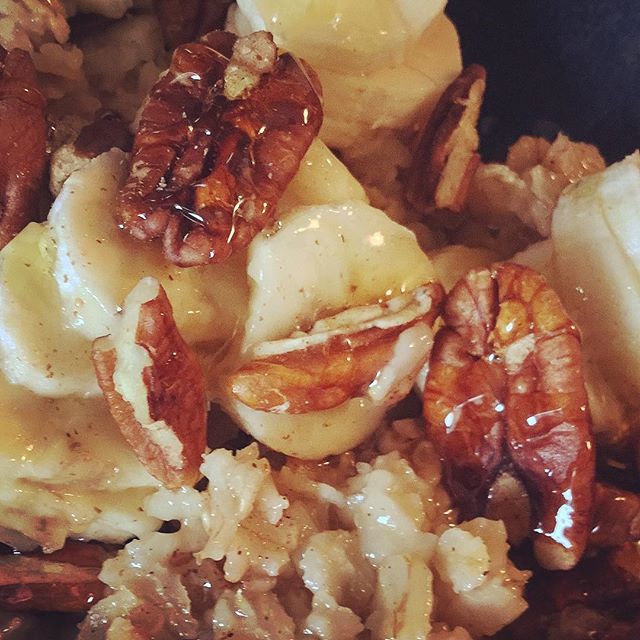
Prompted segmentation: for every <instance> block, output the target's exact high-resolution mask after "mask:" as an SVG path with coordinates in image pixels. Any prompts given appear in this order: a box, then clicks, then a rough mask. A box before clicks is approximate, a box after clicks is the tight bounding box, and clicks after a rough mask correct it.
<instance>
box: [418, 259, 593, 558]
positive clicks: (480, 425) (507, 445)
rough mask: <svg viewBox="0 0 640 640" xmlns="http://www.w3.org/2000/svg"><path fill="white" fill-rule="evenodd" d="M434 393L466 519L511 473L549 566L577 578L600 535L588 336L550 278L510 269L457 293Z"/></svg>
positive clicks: (435, 431)
mask: <svg viewBox="0 0 640 640" xmlns="http://www.w3.org/2000/svg"><path fill="white" fill-rule="evenodd" d="M444 321H445V325H446V326H445V327H443V328H442V329H441V330H440V331H439V332H438V334H437V335H436V338H435V343H434V347H433V350H432V354H431V360H430V368H429V375H428V378H427V382H426V386H425V393H424V415H425V419H426V422H427V426H428V430H429V434H430V437H431V438H432V439H433V441H434V442H435V443H436V445H437V446H438V448H439V450H440V453H441V455H442V456H443V458H444V466H445V471H446V479H447V483H448V485H449V488H450V490H451V491H452V493H453V495H454V497H455V499H456V500H457V501H458V502H459V503H460V505H461V506H462V510H463V514H464V516H465V517H470V516H471V515H473V514H477V513H479V512H481V511H482V510H483V509H484V506H485V502H486V498H487V493H488V491H489V488H490V487H491V485H492V483H493V481H494V480H495V478H496V476H497V475H498V472H499V471H500V470H501V469H502V468H504V467H505V466H506V465H508V464H509V462H510V463H511V464H512V465H513V468H514V469H515V471H516V472H517V473H518V475H519V476H520V478H521V479H522V480H523V482H524V484H525V486H526V488H527V490H528V493H529V497H530V500H531V505H532V509H533V512H534V520H535V522H534V523H533V534H534V548H535V551H536V556H537V558H538V560H539V562H540V563H541V564H542V565H543V566H545V567H547V568H553V569H567V568H570V567H572V566H574V565H575V563H576V562H577V561H578V559H579V558H580V556H581V555H582V553H583V551H584V549H585V546H586V543H587V539H588V537H589V532H590V529H591V510H592V502H593V479H594V448H593V441H592V434H591V422H590V416H589V410H588V406H587V396H586V391H585V388H584V376H583V371H582V360H581V352H580V339H579V335H578V331H577V329H576V327H575V326H574V324H573V323H572V322H571V320H570V318H569V317H568V316H567V314H566V312H565V311H564V309H563V308H562V305H561V303H560V300H559V299H558V297H557V295H556V294H555V293H554V292H553V291H552V290H551V289H550V288H549V287H548V285H547V284H546V282H545V280H544V278H543V277H542V276H540V275H539V274H537V273H536V272H534V271H532V270H531V269H528V268H526V267H522V266H520V265H515V264H509V263H503V264H498V265H497V266H495V267H494V268H493V269H491V270H489V269H483V270H479V271H471V272H470V273H469V274H468V275H467V276H466V277H465V278H463V279H462V280H461V281H459V282H458V283H457V284H456V285H455V287H454V288H453V289H452V290H451V292H450V294H449V296H448V299H447V301H446V303H445V310H444Z"/></svg>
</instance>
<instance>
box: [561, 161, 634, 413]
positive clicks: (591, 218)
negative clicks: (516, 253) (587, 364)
mask: <svg viewBox="0 0 640 640" xmlns="http://www.w3.org/2000/svg"><path fill="white" fill-rule="evenodd" d="M551 238H552V241H553V248H554V256H555V266H556V269H555V277H556V279H557V283H558V287H559V290H560V293H561V296H562V298H563V301H564V302H565V304H566V305H567V307H568V310H569V312H570V314H571V315H572V317H573V318H574V319H575V321H576V322H577V324H578V326H579V327H580V329H581V331H582V333H583V339H584V340H583V343H584V348H585V351H586V352H587V354H588V356H589V357H590V358H591V359H593V360H594V361H595V362H596V363H597V364H598V366H599V367H600V369H601V371H602V374H603V375H604V377H605V378H606V379H607V380H608V381H609V382H610V383H611V384H612V386H613V387H614V388H615V389H616V391H617V392H618V394H619V395H620V397H622V398H625V399H626V401H628V402H630V403H631V404H632V405H635V406H638V405H640V155H639V154H638V153H636V154H634V155H633V156H629V157H628V158H626V159H625V160H623V161H622V162H619V163H617V164H614V165H612V166H611V167H609V168H608V169H606V170H605V171H603V172H601V173H598V174H596V175H592V176H588V177H586V178H583V179H582V180H581V181H580V182H579V183H577V184H576V185H573V186H570V187H568V188H567V189H566V190H565V192H564V193H563V195H562V196H561V198H560V200H559V202H558V206H557V207H556V210H555V211H554V214H553V222H552V231H551Z"/></svg>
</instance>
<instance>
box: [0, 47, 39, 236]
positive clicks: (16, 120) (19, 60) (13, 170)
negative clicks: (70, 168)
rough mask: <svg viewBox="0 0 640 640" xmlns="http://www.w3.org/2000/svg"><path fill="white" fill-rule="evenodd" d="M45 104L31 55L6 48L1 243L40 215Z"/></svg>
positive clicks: (1, 98) (0, 102)
mask: <svg viewBox="0 0 640 640" xmlns="http://www.w3.org/2000/svg"><path fill="white" fill-rule="evenodd" d="M45 106H46V100H45V98H44V96H43V95H42V94H41V93H40V91H39V90H38V85H37V81H36V70H35V67H34V66H33V62H32V61H31V57H30V56H29V54H28V53H27V52H26V51H22V50H21V49H12V50H11V51H7V50H6V49H3V48H2V47H0V247H3V246H4V245H5V244H7V242H9V240H11V239H12V238H13V237H14V236H15V235H16V234H17V233H18V232H19V231H21V230H22V229H23V228H24V227H25V226H26V225H27V224H28V223H29V222H31V221H32V220H35V219H36V218H37V213H38V200H39V198H40V195H41V193H42V191H41V190H42V188H43V186H44V182H43V180H44V176H45V169H46V159H47V135H48V126H47V121H46V118H45Z"/></svg>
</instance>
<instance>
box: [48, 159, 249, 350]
mask: <svg viewBox="0 0 640 640" xmlns="http://www.w3.org/2000/svg"><path fill="white" fill-rule="evenodd" d="M126 157H127V156H126V154H124V153H123V152H122V151H119V150H118V149H112V150H111V151H109V152H107V153H104V154H102V155H101V156H98V157H97V158H95V159H94V160H92V161H91V162H90V163H89V164H88V165H87V166H86V167H84V168H83V169H81V170H79V171H76V172H75V173H74V174H72V175H71V177H70V178H68V180H67V181H66V182H65V184H64V187H63V189H62V191H61V193H60V195H59V196H58V198H57V199H56V201H55V203H54V204H53V207H52V209H51V212H50V214H49V223H50V225H51V230H52V234H53V238H54V240H55V242H56V245H57V257H56V261H55V265H54V276H55V279H56V281H57V283H58V288H59V291H60V297H61V303H62V313H63V314H64V316H65V318H66V321H67V323H68V324H69V326H71V327H73V328H74V329H75V330H76V331H78V333H80V334H81V335H83V336H85V337H86V338H89V339H94V338H97V337H99V336H103V335H106V334H109V333H110V332H111V329H112V323H113V318H114V315H115V313H116V312H117V311H118V309H119V307H118V305H119V303H120V301H121V300H123V299H124V298H125V296H126V294H127V293H128V292H129V291H130V290H131V289H132V288H133V287H134V286H135V284H136V283H137V282H138V281H139V280H140V279H141V278H143V277H144V276H149V275H150V276H153V277H155V278H157V279H158V280H159V281H160V282H161V283H162V286H163V287H164V289H165V291H166V292H167V295H168V297H169V299H170V300H171V304H172V306H173V308H174V309H175V319H176V323H177V324H178V327H179V329H180V332H181V333H182V335H183V336H184V338H185V340H187V342H190V343H194V342H212V341H216V340H226V339H228V338H229V337H230V336H231V335H232V334H233V332H234V331H235V328H236V326H237V324H238V318H239V317H240V316H242V314H243V309H244V306H245V302H246V297H247V291H246V280H245V278H244V276H243V271H244V264H243V263H242V258H241V257H240V258H236V259H235V260H233V261H230V262H228V263H225V264H222V265H211V266H207V267H201V268H192V269H179V268H177V267H175V266H173V265H170V264H167V263H166V262H165V260H164V258H163V256H162V252H161V250H160V248H159V247H158V246H157V245H155V244H153V243H149V244H143V243H141V242H139V241H137V240H134V239H133V238H131V237H129V236H128V235H127V234H126V233H125V232H124V231H122V230H121V229H119V228H118V226H117V225H116V223H115V221H114V217H113V209H114V206H115V201H116V196H117V192H118V189H119V187H120V185H121V184H122V182H123V180H124V179H125V177H126Z"/></svg>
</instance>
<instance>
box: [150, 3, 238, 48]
mask: <svg viewBox="0 0 640 640" xmlns="http://www.w3.org/2000/svg"><path fill="white" fill-rule="evenodd" d="M231 3H232V0H156V12H157V14H158V20H159V21H160V27H161V28H162V35H163V36H164V41H165V44H166V46H167V48H169V49H174V48H175V47H177V46H178V45H181V44H184V43H185V42H190V41H191V40H195V39H196V38H198V37H199V36H202V35H204V34H205V33H208V32H209V31H211V30H213V29H220V28H222V26H223V24H224V20H225V17H226V15H227V9H228V8H229V5H230V4H231Z"/></svg>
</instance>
